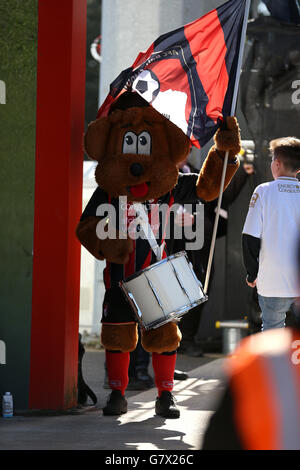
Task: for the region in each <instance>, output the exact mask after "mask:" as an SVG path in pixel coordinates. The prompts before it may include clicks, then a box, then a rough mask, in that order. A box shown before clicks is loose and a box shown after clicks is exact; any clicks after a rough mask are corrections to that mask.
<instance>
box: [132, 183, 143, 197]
mask: <svg viewBox="0 0 300 470" xmlns="http://www.w3.org/2000/svg"><path fill="white" fill-rule="evenodd" d="M129 190H130V192H131V194H132V195H133V196H134V197H143V196H146V194H147V192H148V185H147V183H141V184H136V185H135V186H130V188H129Z"/></svg>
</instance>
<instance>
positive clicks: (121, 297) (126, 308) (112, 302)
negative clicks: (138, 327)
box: [101, 287, 137, 323]
mask: <svg viewBox="0 0 300 470" xmlns="http://www.w3.org/2000/svg"><path fill="white" fill-rule="evenodd" d="M101 322H102V323H128V322H137V318H136V316H135V313H134V312H133V310H132V308H131V306H130V304H129V302H128V300H127V299H126V297H125V294H124V293H123V291H122V289H121V288H120V287H112V288H111V289H108V290H107V291H106V292H105V296H104V300H103V309H102V319H101Z"/></svg>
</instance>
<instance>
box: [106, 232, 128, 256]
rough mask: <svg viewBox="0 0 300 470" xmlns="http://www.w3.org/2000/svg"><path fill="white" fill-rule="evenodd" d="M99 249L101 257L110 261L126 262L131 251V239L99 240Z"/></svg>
mask: <svg viewBox="0 0 300 470" xmlns="http://www.w3.org/2000/svg"><path fill="white" fill-rule="evenodd" d="M100 251H101V254H102V255H103V257H104V258H105V259H106V260H107V261H109V262H110V263H116V264H126V263H128V261H129V255H130V253H132V252H133V241H132V239H131V238H129V237H127V238H124V239H123V238H119V232H118V233H117V238H115V239H110V238H107V239H105V240H101V244H100Z"/></svg>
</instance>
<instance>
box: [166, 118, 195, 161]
mask: <svg viewBox="0 0 300 470" xmlns="http://www.w3.org/2000/svg"><path fill="white" fill-rule="evenodd" d="M165 131H166V134H167V136H168V143H169V148H170V151H171V155H170V157H171V159H172V160H173V162H174V163H180V162H182V161H184V160H185V159H186V157H187V156H188V154H189V151H190V148H191V141H190V139H189V138H188V137H187V136H186V135H185V134H184V132H183V131H182V130H181V129H179V127H177V126H176V125H175V124H173V122H171V121H169V120H168V119H165Z"/></svg>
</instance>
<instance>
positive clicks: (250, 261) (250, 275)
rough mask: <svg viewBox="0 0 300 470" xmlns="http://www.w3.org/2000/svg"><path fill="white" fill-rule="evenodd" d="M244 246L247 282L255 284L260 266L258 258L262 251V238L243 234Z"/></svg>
mask: <svg viewBox="0 0 300 470" xmlns="http://www.w3.org/2000/svg"><path fill="white" fill-rule="evenodd" d="M242 245H243V259H244V266H245V269H246V271H247V281H248V282H249V283H254V281H255V280H256V278H257V273H258V266H259V261H258V258H259V250H260V238H256V237H253V236H252V235H248V234H246V233H243V236H242Z"/></svg>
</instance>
